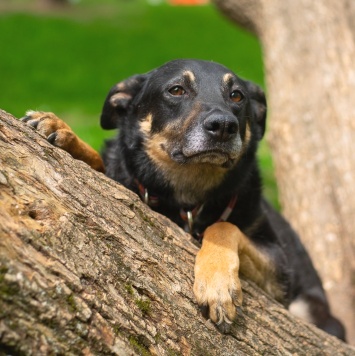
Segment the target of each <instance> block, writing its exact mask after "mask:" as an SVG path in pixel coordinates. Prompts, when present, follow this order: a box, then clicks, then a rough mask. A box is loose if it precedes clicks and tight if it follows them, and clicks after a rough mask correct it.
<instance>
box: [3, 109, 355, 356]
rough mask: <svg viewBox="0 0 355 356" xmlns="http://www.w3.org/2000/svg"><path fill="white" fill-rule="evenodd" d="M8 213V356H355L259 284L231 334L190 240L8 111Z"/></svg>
mask: <svg viewBox="0 0 355 356" xmlns="http://www.w3.org/2000/svg"><path fill="white" fill-rule="evenodd" d="M0 207H1V209H0V350H1V351H2V352H3V354H11V355H21V354H22V355H52V354H53V355H59V354H65V355H80V354H83V355H104V354H116V355H138V354H140V355H149V354H153V355H190V354H191V355H287V354H298V355H318V354H322V355H335V354H337V355H351V354H355V350H354V349H352V348H351V347H349V346H347V345H346V344H343V343H342V342H340V341H338V340H337V339H335V338H333V337H331V336H328V335H326V334H325V333H323V332H322V331H320V330H318V329H316V328H315V327H313V326H312V325H308V324H305V323H303V322H301V321H299V320H296V319H295V318H294V317H292V316H291V315H290V314H289V313H288V312H287V311H286V310H284V309H283V308H282V306H280V305H278V304H277V303H275V302H274V301H273V300H272V299H271V298H270V297H269V296H267V295H266V294H265V293H263V292H262V291H260V290H259V289H258V288H257V287H256V286H254V285H252V284H251V283H249V282H247V281H243V283H242V285H243V292H244V302H243V313H242V314H241V315H239V316H238V319H237V321H236V322H235V324H234V325H233V328H232V333H231V335H222V334H220V333H219V332H218V331H217V330H216V328H215V327H214V326H213V325H212V324H211V323H210V322H209V321H206V320H205V319H203V317H201V315H200V313H199V310H198V308H197V305H196V303H195V301H194V296H193V293H192V284H193V265H194V259H195V254H196V251H197V249H198V247H197V246H195V245H194V243H193V242H192V241H191V238H190V236H189V235H187V234H186V233H184V232H183V231H182V230H181V229H179V228H178V227H177V226H176V225H174V224H173V223H171V222H170V221H169V220H168V219H166V218H165V217H163V216H160V215H158V214H156V213H154V212H153V211H151V210H150V209H149V208H148V207H147V206H146V205H144V204H143V203H142V202H141V201H140V199H139V198H138V196H136V195H135V194H134V193H132V192H130V191H127V190H126V189H125V188H123V187H122V186H120V185H119V184H117V183H116V182H114V181H112V180H110V179H108V178H107V177H105V176H104V175H103V174H101V173H98V172H95V171H93V170H92V169H91V168H89V167H88V166H87V165H86V164H84V163H82V162H79V161H76V160H74V159H72V158H71V157H70V156H69V155H68V154H67V153H65V152H63V151H61V150H59V149H57V148H55V147H53V146H51V145H50V144H49V143H48V142H47V141H46V140H45V139H44V138H43V137H41V136H40V135H39V134H38V133H37V132H35V131H33V130H32V129H31V128H30V127H28V126H26V125H24V124H22V123H21V122H19V121H18V120H16V119H14V118H13V117H12V116H11V115H9V114H7V113H5V112H3V111H0ZM0 354H1V352H0Z"/></svg>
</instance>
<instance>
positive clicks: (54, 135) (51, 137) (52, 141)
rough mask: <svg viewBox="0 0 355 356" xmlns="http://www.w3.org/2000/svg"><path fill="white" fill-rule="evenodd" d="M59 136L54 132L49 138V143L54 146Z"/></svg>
mask: <svg viewBox="0 0 355 356" xmlns="http://www.w3.org/2000/svg"><path fill="white" fill-rule="evenodd" d="M57 136H58V133H57V132H53V133H51V134H50V135H49V136H48V137H47V141H48V142H49V143H51V144H52V145H54V142H55V140H56V138H57Z"/></svg>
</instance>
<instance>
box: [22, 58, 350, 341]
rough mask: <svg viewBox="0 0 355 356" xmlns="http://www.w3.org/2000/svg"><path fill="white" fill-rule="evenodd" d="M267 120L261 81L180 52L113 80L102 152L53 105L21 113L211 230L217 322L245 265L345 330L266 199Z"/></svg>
mask: <svg viewBox="0 0 355 356" xmlns="http://www.w3.org/2000/svg"><path fill="white" fill-rule="evenodd" d="M265 119H266V101H265V96H264V93H263V92H262V90H261V89H260V88H259V87H257V86H256V85H255V84H253V83H251V82H248V81H245V80H242V79H240V78H239V77H237V76H236V75H235V74H234V73H232V72H231V71H230V70H228V69H227V68H225V67H223V66H221V65H218V64H216V63H212V62H206V61H197V60H176V61H172V62H169V63H167V64H165V65H163V66H162V67H160V68H157V69H155V70H153V71H151V72H149V73H147V74H143V75H136V76H133V77H131V78H129V79H127V80H125V81H123V82H120V83H118V84H116V85H115V86H114V87H113V88H112V89H111V91H110V92H109V94H108V96H107V98H106V101H105V103H104V107H103V112H102V116H101V125H102V127H103V128H104V129H115V128H119V133H118V137H117V138H115V139H113V140H111V141H108V142H107V143H106V148H105V150H104V154H103V160H102V159H101V158H100V156H99V155H98V153H97V152H96V151H94V150H93V149H92V148H90V147H89V146H88V145H87V144H85V143H84V142H83V141H81V140H80V139H79V138H78V137H77V136H76V135H75V134H74V133H73V132H72V131H71V129H70V128H69V127H68V126H67V125H66V124H65V123H64V122H63V121H61V120H60V119H58V118H57V117H56V116H55V115H54V114H52V113H44V112H28V113H27V116H26V117H25V118H24V119H23V121H25V122H27V123H28V124H30V125H32V126H34V127H36V128H37V129H38V130H39V131H40V132H41V133H43V134H44V135H46V136H47V137H48V140H49V141H50V142H51V143H52V144H53V145H55V146H58V147H61V148H63V149H64V150H66V151H68V152H69V153H71V154H72V156H73V157H74V158H77V159H80V160H83V161H85V162H87V163H88V164H89V165H90V166H91V167H93V168H94V169H96V170H98V171H102V172H103V171H105V173H106V175H107V176H109V177H111V178H113V179H114V180H116V181H118V182H120V183H122V184H123V185H125V186H126V187H128V188H129V189H131V190H133V191H135V192H137V193H138V194H140V195H141V196H142V198H143V199H144V201H145V202H146V203H147V204H150V205H151V206H152V208H153V209H154V210H156V211H158V212H160V213H162V214H164V215H166V216H167V217H169V218H170V219H171V220H173V221H174V222H176V223H177V224H178V225H180V226H181V227H184V228H186V229H188V231H189V232H191V234H192V235H194V236H196V237H198V238H199V239H201V238H202V237H203V238H202V247H201V250H200V251H199V253H198V255H197V258H196V266H195V284H194V293H195V296H196V299H197V302H198V304H199V305H200V306H201V309H202V311H203V313H204V314H205V315H206V316H209V318H210V319H211V320H212V321H213V322H215V323H216V324H217V325H218V327H219V329H220V330H221V331H223V332H227V331H228V330H229V328H230V324H231V323H232V321H233V320H234V319H235V317H236V313H237V310H238V307H240V306H241V304H242V290H241V285H240V281H239V277H238V275H239V273H241V274H243V275H245V276H246V277H247V278H249V279H251V280H252V281H254V282H255V283H257V284H258V285H259V286H260V287H262V288H263V289H264V290H265V291H267V292H268V293H270V294H271V295H272V296H274V297H275V298H276V299H277V300H279V301H281V302H282V303H284V304H285V305H289V304H290V303H291V304H290V310H291V311H293V312H294V313H296V314H299V315H301V316H304V317H306V319H308V320H309V321H311V322H313V323H315V324H316V325H317V326H318V327H320V328H322V329H324V330H326V331H327V332H329V333H331V334H334V335H336V336H338V337H339V338H341V339H344V329H343V327H342V325H341V324H340V323H339V321H338V320H336V319H335V318H334V317H333V316H332V315H331V314H330V310H329V305H328V303H327V300H326V297H325V293H324V290H323V288H322V285H321V282H320V279H319V277H318V275H317V273H316V272H315V270H314V268H313V266H312V263H311V261H310V259H309V257H308V255H307V253H306V251H305V250H304V248H303V247H302V245H301V243H300V241H299V238H298V236H297V235H296V234H295V232H294V231H293V230H292V229H291V227H290V226H289V225H288V223H287V222H286V221H285V220H284V219H283V218H282V217H281V216H280V215H279V214H278V213H276V212H275V211H274V210H273V209H272V208H271V207H270V206H269V205H268V204H267V203H266V202H265V201H264V200H263V198H262V192H261V181H260V175H259V171H258V166H257V162H256V156H255V155H256V149H257V145H258V141H259V140H260V139H261V138H262V137H263V134H264V131H265Z"/></svg>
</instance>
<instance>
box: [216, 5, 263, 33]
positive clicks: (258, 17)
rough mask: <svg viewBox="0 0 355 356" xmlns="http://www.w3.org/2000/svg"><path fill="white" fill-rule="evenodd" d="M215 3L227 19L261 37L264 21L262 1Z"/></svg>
mask: <svg viewBox="0 0 355 356" xmlns="http://www.w3.org/2000/svg"><path fill="white" fill-rule="evenodd" d="M213 2H214V3H215V4H216V5H217V7H218V8H219V10H220V11H222V12H223V13H224V14H225V15H226V17H227V18H229V19H230V20H232V21H234V22H236V23H237V24H239V25H240V26H242V27H244V28H246V29H247V30H249V31H250V32H252V33H254V34H256V35H257V36H258V37H259V35H260V29H261V27H262V24H261V21H262V20H263V16H262V9H261V6H262V2H261V1H260V0H238V1H235V0H214V1H213Z"/></svg>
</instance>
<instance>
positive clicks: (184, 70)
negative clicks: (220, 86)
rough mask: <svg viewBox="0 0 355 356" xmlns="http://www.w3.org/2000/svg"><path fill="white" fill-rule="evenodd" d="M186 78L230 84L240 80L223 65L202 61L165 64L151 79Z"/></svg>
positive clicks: (192, 80)
mask: <svg viewBox="0 0 355 356" xmlns="http://www.w3.org/2000/svg"><path fill="white" fill-rule="evenodd" d="M177 78H184V79H187V80H189V81H191V82H194V81H204V80H208V81H215V82H218V83H221V82H222V83H223V82H225V83H228V82H229V81H231V80H238V79H239V78H238V77H237V76H236V75H235V74H234V73H233V72H232V71H231V70H230V69H228V68H226V67H224V66H222V65H221V64H218V63H215V62H209V61H202V60H174V61H171V62H168V63H166V64H164V65H163V66H161V67H159V68H157V69H156V70H154V71H153V72H152V76H151V79H152V80H157V81H159V82H161V81H169V80H171V79H177Z"/></svg>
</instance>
